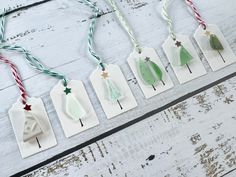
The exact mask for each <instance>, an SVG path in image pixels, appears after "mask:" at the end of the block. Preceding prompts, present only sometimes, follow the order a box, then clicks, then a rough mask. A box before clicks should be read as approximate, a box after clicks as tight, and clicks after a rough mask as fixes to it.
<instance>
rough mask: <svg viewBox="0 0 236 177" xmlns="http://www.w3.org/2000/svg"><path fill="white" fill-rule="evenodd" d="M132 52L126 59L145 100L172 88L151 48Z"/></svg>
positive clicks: (170, 81)
mask: <svg viewBox="0 0 236 177" xmlns="http://www.w3.org/2000/svg"><path fill="white" fill-rule="evenodd" d="M141 51H142V52H141V53H139V52H137V51H136V50H134V52H133V53H131V54H130V56H129V58H128V63H129V66H130V68H131V70H132V71H133V73H134V76H135V78H136V79H137V81H138V83H139V86H140V88H141V89H142V91H143V94H144V96H145V97H146V98H151V97H153V96H155V95H157V94H159V93H162V92H164V91H166V90H168V89H170V88H172V87H173V86H174V84H173V82H172V80H171V79H170V77H169V75H168V73H167V72H166V70H165V68H164V66H163V65H162V63H161V61H160V59H159V57H158V55H157V53H156V52H155V50H154V49H153V48H142V49H141Z"/></svg>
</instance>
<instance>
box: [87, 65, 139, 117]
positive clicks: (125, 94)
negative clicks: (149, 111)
mask: <svg viewBox="0 0 236 177" xmlns="http://www.w3.org/2000/svg"><path fill="white" fill-rule="evenodd" d="M102 73H103V72H102V71H101V69H100V68H97V69H96V70H94V71H93V73H92V74H91V75H90V81H91V83H92V85H93V88H94V90H95V92H96V94H97V97H98V99H99V101H100V103H101V105H102V108H103V110H104V112H105V114H106V116H107V118H108V119H110V118H112V117H115V116H117V115H119V114H121V113H124V112H126V111H128V110H130V109H133V108H135V107H136V106H137V102H136V100H135V98H134V96H133V94H132V92H131V90H130V88H129V85H128V83H127V81H126V79H125V77H124V75H123V73H122V71H121V70H120V68H119V66H117V65H113V64H109V65H107V66H106V73H105V74H107V77H108V78H107V79H109V81H110V82H111V83H112V84H111V85H112V86H113V87H114V88H115V89H117V90H119V91H120V92H121V95H120V99H119V100H117V101H114V102H112V101H110V100H109V98H110V97H111V96H110V95H109V93H110V91H109V88H108V87H107V83H106V82H105V79H104V78H103V77H102Z"/></svg>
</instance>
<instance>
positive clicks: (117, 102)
mask: <svg viewBox="0 0 236 177" xmlns="http://www.w3.org/2000/svg"><path fill="white" fill-rule="evenodd" d="M117 103H118V104H119V106H120V109H121V110H122V109H123V107H122V106H121V104H120V101H119V100H117Z"/></svg>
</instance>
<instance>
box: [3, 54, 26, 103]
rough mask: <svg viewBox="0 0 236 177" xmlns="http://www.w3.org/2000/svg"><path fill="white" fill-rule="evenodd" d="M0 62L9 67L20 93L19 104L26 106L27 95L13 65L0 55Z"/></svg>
mask: <svg viewBox="0 0 236 177" xmlns="http://www.w3.org/2000/svg"><path fill="white" fill-rule="evenodd" d="M0 61H2V62H3V63H6V64H8V65H9V66H10V68H11V71H12V74H13V76H14V79H15V81H16V85H17V86H18V88H19V90H20V93H21V102H22V104H23V105H26V97H27V93H26V90H25V88H24V85H23V82H22V80H21V77H20V73H19V72H18V70H17V67H16V65H15V64H13V63H12V62H11V61H10V60H8V59H6V58H5V57H3V56H1V55H0Z"/></svg>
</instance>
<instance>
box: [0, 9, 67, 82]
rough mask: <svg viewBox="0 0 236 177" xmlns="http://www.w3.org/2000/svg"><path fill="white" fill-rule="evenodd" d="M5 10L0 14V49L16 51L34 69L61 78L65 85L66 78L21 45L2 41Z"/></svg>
mask: <svg viewBox="0 0 236 177" xmlns="http://www.w3.org/2000/svg"><path fill="white" fill-rule="evenodd" d="M5 12H6V11H5V10H4V14H2V16H1V19H0V20H1V21H0V25H1V26H0V41H1V43H0V49H4V50H9V51H17V52H20V53H22V54H23V55H24V57H25V59H26V60H27V61H28V63H29V64H30V66H32V67H33V68H34V69H35V70H38V71H40V72H42V73H44V74H47V75H49V76H52V77H55V78H57V79H60V80H63V84H64V86H67V79H66V77H65V76H64V75H62V74H59V73H57V72H54V71H51V69H49V68H47V67H46V66H44V65H43V64H42V62H41V61H40V60H39V59H38V58H36V57H34V56H33V55H32V54H31V53H30V52H29V51H28V50H26V49H24V48H23V47H21V46H19V45H8V44H5V43H4V31H5V22H6V20H5Z"/></svg>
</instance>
